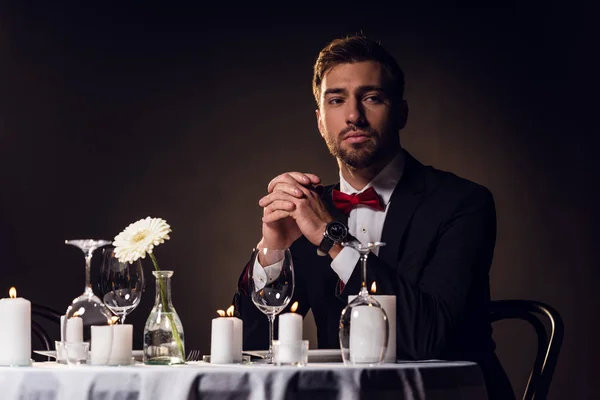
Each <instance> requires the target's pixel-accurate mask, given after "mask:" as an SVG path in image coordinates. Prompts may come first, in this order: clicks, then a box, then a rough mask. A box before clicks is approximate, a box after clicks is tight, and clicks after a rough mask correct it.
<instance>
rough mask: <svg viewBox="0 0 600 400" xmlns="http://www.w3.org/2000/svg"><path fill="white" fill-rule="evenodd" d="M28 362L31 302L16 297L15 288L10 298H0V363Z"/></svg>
mask: <svg viewBox="0 0 600 400" xmlns="http://www.w3.org/2000/svg"><path fill="white" fill-rule="evenodd" d="M11 289H12V288H11ZM11 292H13V291H12V290H11ZM13 296H14V298H12V297H13ZM30 363H31V302H30V301H29V300H26V299H24V298H21V297H16V290H15V291H14V293H12V294H11V298H4V299H0V365H20V366H22V365H30Z"/></svg>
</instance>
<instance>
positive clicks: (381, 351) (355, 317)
mask: <svg viewBox="0 0 600 400" xmlns="http://www.w3.org/2000/svg"><path fill="white" fill-rule="evenodd" d="M343 245H344V246H348V247H352V248H354V249H356V250H357V251H358V252H359V253H360V265H361V275H362V284H361V288H360V292H359V293H358V296H356V298H354V299H353V300H352V301H350V302H349V303H348V305H347V306H346V307H345V308H344V309H343V310H342V314H341V317H340V331H339V337H340V347H341V350H342V359H343V361H344V364H380V363H382V362H383V360H384V358H385V354H386V350H387V346H388V338H389V322H388V316H387V314H386V313H385V310H384V309H383V307H381V304H379V302H378V301H377V300H375V299H374V298H373V296H371V295H370V294H369V291H368V289H367V258H368V255H369V253H370V251H371V250H372V249H374V248H377V247H379V246H384V245H385V243H382V242H375V243H367V244H361V243H358V242H351V243H343Z"/></svg>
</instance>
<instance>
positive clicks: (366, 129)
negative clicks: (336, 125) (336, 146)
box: [339, 125, 377, 140]
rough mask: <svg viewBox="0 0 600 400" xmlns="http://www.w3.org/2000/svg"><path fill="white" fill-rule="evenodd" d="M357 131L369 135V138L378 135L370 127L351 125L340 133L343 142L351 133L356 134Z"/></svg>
mask: <svg viewBox="0 0 600 400" xmlns="http://www.w3.org/2000/svg"><path fill="white" fill-rule="evenodd" d="M356 131H360V132H364V133H367V134H368V135H369V136H374V135H376V134H377V132H375V130H374V129H372V128H371V127H370V126H365V127H363V128H359V127H357V126H356V125H349V126H348V127H346V128H344V129H342V130H341V131H340V134H339V137H340V138H341V139H342V140H343V139H345V138H346V136H348V135H349V134H350V133H351V132H356Z"/></svg>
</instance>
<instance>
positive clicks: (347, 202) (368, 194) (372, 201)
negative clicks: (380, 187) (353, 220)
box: [331, 186, 385, 214]
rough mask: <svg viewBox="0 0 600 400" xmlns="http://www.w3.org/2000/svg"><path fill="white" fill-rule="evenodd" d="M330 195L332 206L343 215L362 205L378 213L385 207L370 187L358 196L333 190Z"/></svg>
mask: <svg viewBox="0 0 600 400" xmlns="http://www.w3.org/2000/svg"><path fill="white" fill-rule="evenodd" d="M331 194H332V198H333V204H334V205H335V206H336V207H337V208H339V209H340V210H341V211H342V212H343V213H344V214H348V213H350V211H351V210H352V209H353V208H354V207H356V206H357V205H359V204H363V205H365V206H367V207H371V208H373V209H375V210H378V211H383V210H385V207H384V206H383V204H381V201H380V200H379V196H378V195H377V192H376V191H375V189H373V187H372V186H371V187H370V188H368V189H367V190H365V191H364V192H362V193H359V194H356V193H354V194H346V193H343V192H340V191H339V190H335V189H333V191H332V193H331Z"/></svg>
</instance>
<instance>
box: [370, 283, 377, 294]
mask: <svg viewBox="0 0 600 400" xmlns="http://www.w3.org/2000/svg"><path fill="white" fill-rule="evenodd" d="M375 292H377V284H376V283H375V281H373V284H372V285H371V293H375Z"/></svg>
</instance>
